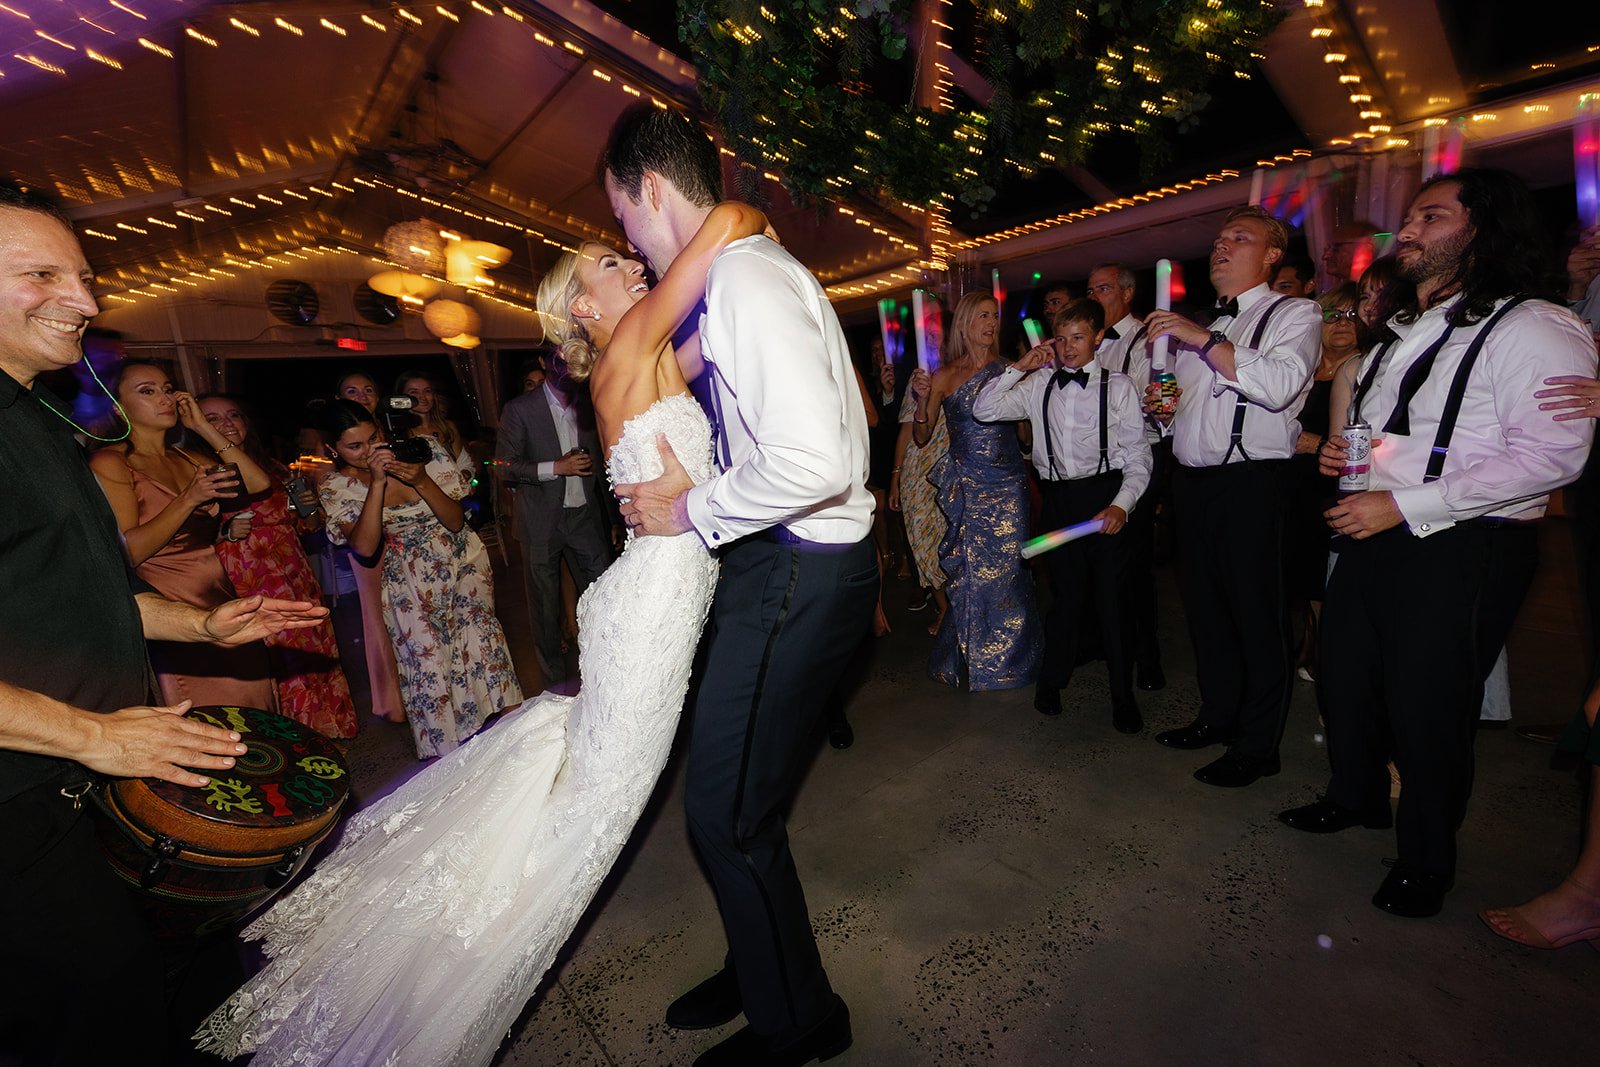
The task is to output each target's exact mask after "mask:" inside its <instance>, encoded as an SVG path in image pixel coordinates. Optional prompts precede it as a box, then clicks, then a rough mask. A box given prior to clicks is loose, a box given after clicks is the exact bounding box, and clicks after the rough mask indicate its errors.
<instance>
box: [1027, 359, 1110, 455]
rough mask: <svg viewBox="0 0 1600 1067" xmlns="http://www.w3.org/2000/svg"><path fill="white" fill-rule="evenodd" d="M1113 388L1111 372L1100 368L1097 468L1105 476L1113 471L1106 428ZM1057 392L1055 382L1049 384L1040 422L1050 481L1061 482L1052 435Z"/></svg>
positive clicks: (1042, 405)
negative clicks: (1052, 397) (1053, 398)
mask: <svg viewBox="0 0 1600 1067" xmlns="http://www.w3.org/2000/svg"><path fill="white" fill-rule="evenodd" d="M1110 386H1111V372H1110V371H1109V370H1107V369H1106V368H1104V367H1101V368H1100V463H1099V464H1098V465H1097V466H1096V467H1095V469H1094V472H1095V473H1096V474H1104V473H1106V472H1108V471H1110V470H1111V439H1110V434H1109V430H1108V429H1107V427H1106V411H1107V401H1106V394H1107V393H1108V392H1109V390H1110ZM1055 391H1056V385H1055V382H1053V381H1052V382H1048V383H1046V384H1045V387H1044V401H1043V403H1042V404H1041V405H1040V408H1041V410H1040V412H1039V421H1040V422H1041V423H1043V424H1044V456H1045V462H1046V464H1048V465H1049V467H1050V480H1051V481H1059V480H1060V479H1059V478H1058V477H1057V475H1056V449H1055V444H1054V442H1053V441H1052V440H1051V434H1050V394H1051V393H1054V392H1055Z"/></svg>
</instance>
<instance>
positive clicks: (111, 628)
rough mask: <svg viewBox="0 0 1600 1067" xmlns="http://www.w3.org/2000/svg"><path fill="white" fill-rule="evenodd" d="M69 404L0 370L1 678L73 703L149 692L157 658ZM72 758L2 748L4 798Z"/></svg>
mask: <svg viewBox="0 0 1600 1067" xmlns="http://www.w3.org/2000/svg"><path fill="white" fill-rule="evenodd" d="M41 398H42V400H43V402H44V403H48V404H49V405H50V406H51V407H53V408H54V409H55V410H56V411H66V410H68V409H67V407H66V406H65V405H64V404H63V403H62V402H61V401H60V400H59V399H57V398H56V397H55V396H53V395H51V394H50V393H49V392H48V391H47V390H46V389H45V388H44V387H43V386H40V385H37V384H36V385H35V387H34V389H33V390H32V391H31V392H30V391H29V390H27V389H24V388H23V387H22V386H20V385H18V384H17V382H16V381H15V380H13V379H12V378H11V377H10V376H9V375H7V374H6V373H5V372H4V371H0V681H4V682H7V683H9V684H11V685H14V686H17V687H18V688H21V689H29V690H32V691H34V692H36V693H43V694H45V695H46V696H50V697H54V698H55V699H56V700H60V701H62V702H64V703H67V704H71V705H73V706H74V707H78V708H83V709H85V710H87V711H94V712H111V711H116V710H117V709H118V708H125V707H131V706H134V705H139V704H145V703H148V702H149V661H148V659H147V658H146V654H145V646H144V626H143V623H142V622H141V620H140V617H139V606H138V604H137V603H135V602H134V594H135V593H136V592H143V591H145V590H147V589H148V588H149V587H148V586H146V585H145V584H144V583H143V582H142V581H140V580H139V578H138V577H137V576H136V575H135V574H134V573H133V571H132V570H131V569H130V568H129V566H128V563H127V558H126V556H124V554H123V550H122V538H121V532H120V531H119V529H118V528H117V521H116V518H115V517H114V516H113V515H112V513H111V505H110V504H108V503H107V502H106V498H105V495H104V494H103V493H102V492H101V491H100V485H99V483H98V482H96V481H95V479H94V475H93V474H92V473H91V472H90V470H89V465H88V463H86V462H85V461H84V456H83V451H82V450H81V449H80V448H79V447H78V442H77V439H76V438H74V437H73V436H72V431H71V429H70V427H68V426H67V424H66V423H65V422H63V421H62V420H61V419H60V418H59V417H58V416H56V415H55V414H53V413H51V412H50V411H47V410H45V409H44V408H43V407H42V406H41ZM84 777H85V771H84V769H83V767H81V766H80V765H79V764H76V763H74V762H72V761H71V760H64V759H55V758H52V757H49V756H39V755H34V754H32V753H26V752H15V751H9V750H6V749H0V801H5V800H9V799H11V798H12V797H14V796H16V795H17V794H18V793H21V792H22V791H23V790H25V789H31V788H33V787H34V786H37V785H41V784H43V783H45V782H47V781H51V780H53V779H57V778H59V779H61V780H62V781H63V783H65V782H66V781H67V780H70V779H73V778H76V779H82V778H84Z"/></svg>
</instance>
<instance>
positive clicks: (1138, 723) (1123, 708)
mask: <svg viewBox="0 0 1600 1067" xmlns="http://www.w3.org/2000/svg"><path fill="white" fill-rule="evenodd" d="M1111 725H1112V726H1114V727H1116V729H1117V733H1119V734H1136V733H1138V732H1139V731H1140V730H1143V729H1144V716H1143V715H1140V714H1139V705H1138V704H1136V703H1134V700H1133V697H1131V696H1129V697H1127V698H1126V699H1123V700H1113V701H1112V702H1111Z"/></svg>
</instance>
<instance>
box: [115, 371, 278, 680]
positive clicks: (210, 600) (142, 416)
mask: <svg viewBox="0 0 1600 1067" xmlns="http://www.w3.org/2000/svg"><path fill="white" fill-rule="evenodd" d="M111 392H112V395H114V396H115V397H116V398H117V402H118V403H119V404H121V406H122V409H123V411H125V412H126V413H127V418H128V426H129V430H128V439H127V440H126V441H125V442H123V443H121V444H117V445H112V446H110V447H109V448H102V449H101V450H100V451H98V452H96V453H95V454H94V456H93V457H91V458H90V460H89V466H90V468H91V469H92V470H93V471H94V474H95V477H96V478H97V479H98V480H99V482H100V486H101V488H102V489H103V490H104V491H105V494H106V499H107V500H108V501H110V503H111V510H112V512H113V513H114V514H115V515H116V517H117V525H118V526H119V527H121V529H122V534H123V538H124V540H125V541H126V542H127V547H128V556H129V559H130V560H131V561H132V562H133V565H134V567H135V568H136V569H137V570H138V572H139V577H141V578H143V579H144V580H145V581H147V582H149V583H150V585H151V586H152V587H154V588H155V590H156V592H158V593H160V594H161V595H162V596H165V597H167V598H169V599H172V600H181V601H183V602H184V603H186V604H193V605H195V606H196V607H202V608H213V607H216V606H217V605H218V604H222V603H224V602H226V601H228V600H232V599H234V596H235V593H234V589H233V586H232V585H231V584H230V583H229V581H228V576H227V575H226V574H225V573H223V570H222V561H221V560H220V559H219V558H218V557H217V553H216V549H215V547H214V545H215V543H216V540H217V532H218V528H219V526H220V524H221V519H220V507H219V503H218V502H219V501H224V500H230V499H232V498H233V497H234V496H236V495H237V493H238V491H239V490H240V489H241V484H240V483H241V481H242V483H243V485H242V489H243V491H244V492H247V493H248V492H260V491H261V490H263V489H265V488H266V487H267V485H268V481H267V475H266V472H265V471H263V470H262V469H261V468H260V467H259V466H257V465H256V463H255V462H254V461H253V460H251V459H250V457H249V456H246V455H243V454H241V450H240V449H239V448H238V447H236V446H235V445H234V444H233V443H232V442H230V441H228V440H227V439H226V438H224V437H223V436H222V435H221V434H220V433H218V432H217V431H216V430H214V429H212V427H211V425H210V423H208V422H206V420H205V416H203V415H201V414H200V408H199V405H197V404H196V403H195V400H194V397H192V396H190V395H189V394H188V393H183V392H179V391H177V390H176V389H174V388H173V385H172V380H171V379H170V378H169V377H168V376H167V372H166V369H165V368H163V367H162V366H161V365H160V364H158V363H153V362H150V361H149V360H139V359H130V360H125V361H123V363H122V364H121V366H120V367H119V368H118V373H117V377H116V380H115V381H114V382H113V383H112V384H111ZM179 421H182V423H183V425H184V428H185V429H187V430H189V431H191V432H192V433H194V434H195V435H196V436H197V437H199V439H200V440H201V441H203V442H204V443H205V445H206V446H207V447H208V448H209V452H191V451H189V450H187V449H182V448H175V447H172V446H170V445H168V444H167V435H168V433H169V432H170V431H171V430H172V429H173V428H174V427H176V426H177V424H178V423H179ZM219 457H220V459H219ZM218 463H232V464H237V465H238V473H237V475H235V474H234V473H233V472H232V471H229V472H226V473H214V472H211V471H210V470H209V468H212V467H215V466H216V465H217V464H218ZM296 599H301V598H296ZM150 660H151V662H152V664H153V665H154V666H155V669H156V679H157V681H158V682H159V683H160V686H161V699H162V701H163V702H164V703H167V704H176V703H177V702H178V701H180V700H192V701H194V703H195V704H197V705H204V704H233V705H239V706H242V707H251V708H264V709H266V710H268V711H276V710H278V706H277V704H278V702H277V697H276V694H275V692H274V688H273V685H272V676H271V673H270V672H269V671H268V668H267V653H266V647H265V646H264V645H262V644H261V642H259V641H253V642H251V643H250V644H248V645H241V646H239V647H238V648H231V649H228V648H220V647H218V646H216V645H210V644H181V643H177V642H171V641H152V642H151V643H150Z"/></svg>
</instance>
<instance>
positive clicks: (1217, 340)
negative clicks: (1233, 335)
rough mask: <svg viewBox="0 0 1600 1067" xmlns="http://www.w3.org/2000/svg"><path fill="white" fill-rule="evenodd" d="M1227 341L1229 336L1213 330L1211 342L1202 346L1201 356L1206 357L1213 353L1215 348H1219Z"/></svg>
mask: <svg viewBox="0 0 1600 1067" xmlns="http://www.w3.org/2000/svg"><path fill="white" fill-rule="evenodd" d="M1227 339H1228V335H1227V334H1225V333H1223V332H1222V331H1221V330H1212V331H1211V340H1209V341H1207V342H1206V343H1205V344H1203V345H1201V346H1200V354H1201V355H1202V356H1203V355H1205V354H1206V353H1207V352H1209V351H1211V350H1212V349H1213V348H1215V347H1217V346H1218V345H1220V344H1221V343H1222V342H1224V341H1226V340H1227Z"/></svg>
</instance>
